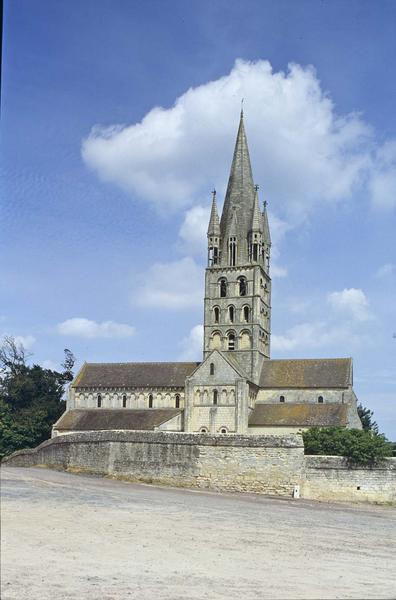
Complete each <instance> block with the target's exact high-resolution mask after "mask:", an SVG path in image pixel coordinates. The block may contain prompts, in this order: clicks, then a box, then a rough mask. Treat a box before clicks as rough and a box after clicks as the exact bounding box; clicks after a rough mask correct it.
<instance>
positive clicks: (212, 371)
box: [209, 363, 214, 375]
mask: <svg viewBox="0 0 396 600" xmlns="http://www.w3.org/2000/svg"><path fill="white" fill-rule="evenodd" d="M209 368H210V374H211V375H214V364H213V363H210V367H209Z"/></svg>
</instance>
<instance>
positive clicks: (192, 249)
mask: <svg viewBox="0 0 396 600" xmlns="http://www.w3.org/2000/svg"><path fill="white" fill-rule="evenodd" d="M209 217H210V207H209V205H208V206H201V205H197V206H193V207H192V208H190V209H189V210H188V211H186V213H185V215H184V221H183V223H182V225H181V227H180V231H179V236H180V238H181V240H182V243H183V248H185V249H187V250H188V252H189V253H194V254H201V255H204V254H205V252H206V249H207V244H206V240H207V238H206V232H207V230H208V223H209Z"/></svg>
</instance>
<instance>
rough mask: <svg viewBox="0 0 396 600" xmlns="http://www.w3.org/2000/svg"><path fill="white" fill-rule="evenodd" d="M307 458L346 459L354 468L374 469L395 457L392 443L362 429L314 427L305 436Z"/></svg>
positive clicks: (382, 436)
mask: <svg viewBox="0 0 396 600" xmlns="http://www.w3.org/2000/svg"><path fill="white" fill-rule="evenodd" d="M303 440H304V447H305V454H324V455H330V456H331V455H333V456H334V455H335V456H343V457H345V458H346V459H347V460H348V462H349V463H350V464H351V465H374V464H375V463H377V462H379V461H381V460H382V459H384V458H386V457H388V456H392V443H391V442H389V441H388V440H387V439H386V437H385V436H384V435H379V434H377V433H374V432H373V431H367V430H364V429H363V430H362V429H344V428H343V427H312V428H311V429H308V430H307V431H304V432H303Z"/></svg>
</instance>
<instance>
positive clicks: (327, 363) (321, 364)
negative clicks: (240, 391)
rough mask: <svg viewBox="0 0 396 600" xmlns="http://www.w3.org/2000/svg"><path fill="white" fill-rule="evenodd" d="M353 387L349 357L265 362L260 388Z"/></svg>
mask: <svg viewBox="0 0 396 600" xmlns="http://www.w3.org/2000/svg"><path fill="white" fill-rule="evenodd" d="M349 385H352V359H351V358H320V359H293V360H266V361H264V364H263V368H262V370H261V375H260V383H259V386H260V387H262V388H346V387H348V386H349Z"/></svg>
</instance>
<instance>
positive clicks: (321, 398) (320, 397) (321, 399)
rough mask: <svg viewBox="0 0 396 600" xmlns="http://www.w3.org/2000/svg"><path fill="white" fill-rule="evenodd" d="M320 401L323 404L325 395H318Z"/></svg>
mask: <svg viewBox="0 0 396 600" xmlns="http://www.w3.org/2000/svg"><path fill="white" fill-rule="evenodd" d="M318 402H319V404H323V396H318Z"/></svg>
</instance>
